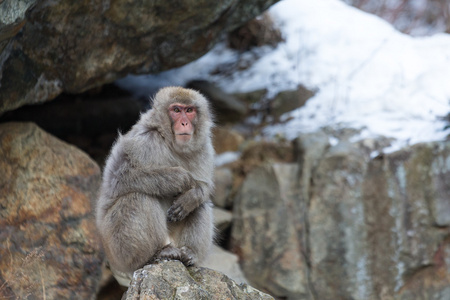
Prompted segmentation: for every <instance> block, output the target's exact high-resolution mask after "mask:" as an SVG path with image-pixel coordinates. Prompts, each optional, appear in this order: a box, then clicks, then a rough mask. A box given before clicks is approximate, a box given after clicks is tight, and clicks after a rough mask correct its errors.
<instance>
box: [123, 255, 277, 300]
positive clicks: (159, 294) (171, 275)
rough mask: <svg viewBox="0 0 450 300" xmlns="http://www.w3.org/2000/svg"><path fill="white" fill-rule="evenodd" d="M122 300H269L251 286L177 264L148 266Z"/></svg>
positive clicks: (174, 262) (202, 269)
mask: <svg viewBox="0 0 450 300" xmlns="http://www.w3.org/2000/svg"><path fill="white" fill-rule="evenodd" d="M122 299H124V300H134V299H140V300H146V299H180V300H183V299H186V300H190V299H205V300H210V299H217V300H221V299H236V300H238V299H248V300H256V299H261V300H269V299H273V298H272V297H271V296H269V295H267V294H265V293H262V292H260V291H258V290H256V289H254V288H252V287H251V286H249V285H247V284H245V283H242V284H237V283H236V282H235V281H233V280H232V279H230V278H229V277H227V276H226V275H224V274H222V273H220V272H217V271H214V270H211V269H207V268H200V267H189V268H186V267H185V266H184V265H183V264H182V263H181V262H179V261H168V262H164V263H161V264H156V265H147V266H145V267H144V268H142V269H139V270H137V271H136V272H135V273H134V276H133V280H132V282H131V285H130V287H129V288H128V291H127V292H126V293H125V294H124V295H123V297H122Z"/></svg>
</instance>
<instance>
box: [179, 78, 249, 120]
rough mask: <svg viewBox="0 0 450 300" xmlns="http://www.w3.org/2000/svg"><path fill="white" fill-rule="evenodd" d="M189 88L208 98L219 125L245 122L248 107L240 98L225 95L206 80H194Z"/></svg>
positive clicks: (188, 85)
mask: <svg viewBox="0 0 450 300" xmlns="http://www.w3.org/2000/svg"><path fill="white" fill-rule="evenodd" d="M187 87H188V88H191V89H194V90H196V91H199V92H201V93H202V94H203V95H205V96H206V98H208V100H209V101H210V102H211V105H212V108H213V112H214V115H215V117H216V121H217V122H218V123H219V124H226V123H235V122H238V121H242V120H243V118H244V116H245V114H246V112H247V108H246V106H245V105H244V104H243V103H242V102H240V100H239V99H238V98H235V97H234V96H233V95H230V94H227V93H225V92H224V91H222V89H220V88H219V87H218V86H216V85H215V84H213V83H211V82H209V81H206V80H194V81H191V82H189V83H188V84H187Z"/></svg>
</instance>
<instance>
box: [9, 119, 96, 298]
mask: <svg viewBox="0 0 450 300" xmlns="http://www.w3.org/2000/svg"><path fill="white" fill-rule="evenodd" d="M0 170H2V171H1V176H0V270H1V272H0V298H2V299H3V297H4V298H5V299H6V298H8V299H28V298H27V297H29V296H30V297H31V298H32V299H95V294H96V291H97V288H98V282H99V280H100V276H101V264H102V260H103V258H102V257H103V256H102V255H101V251H100V245H99V243H98V239H97V238H96V234H95V232H96V231H95V224H94V222H93V219H92V215H91V212H92V206H91V203H92V201H93V200H94V198H95V196H96V193H97V189H98V186H99V183H100V169H99V167H98V166H97V164H96V163H95V162H93V161H92V160H91V159H90V158H89V157H88V156H87V155H86V154H85V153H83V152H81V151H80V150H78V149H76V148H75V147H73V146H70V145H68V144H66V143H64V142H62V141H60V140H58V139H57V138H55V137H53V136H51V135H49V134H47V133H45V132H44V131H43V130H41V129H40V128H39V127H37V126H36V125H34V124H31V123H5V124H1V125H0ZM31 298H30V299H31Z"/></svg>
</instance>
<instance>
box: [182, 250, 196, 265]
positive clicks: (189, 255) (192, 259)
mask: <svg viewBox="0 0 450 300" xmlns="http://www.w3.org/2000/svg"><path fill="white" fill-rule="evenodd" d="M180 252H181V258H180V260H181V262H182V263H183V264H184V265H185V266H186V267H189V266H192V265H194V264H195V263H196V262H197V255H196V254H195V253H194V251H193V250H192V249H191V248H189V247H186V246H183V247H181V248H180Z"/></svg>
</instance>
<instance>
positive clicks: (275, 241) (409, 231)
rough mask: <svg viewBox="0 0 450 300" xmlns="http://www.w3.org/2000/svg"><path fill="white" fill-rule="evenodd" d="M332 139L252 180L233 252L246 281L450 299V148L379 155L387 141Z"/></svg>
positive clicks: (281, 288)
mask: <svg viewBox="0 0 450 300" xmlns="http://www.w3.org/2000/svg"><path fill="white" fill-rule="evenodd" d="M328 134H329V133H328ZM328 134H326V133H325V132H322V131H319V132H315V133H313V134H306V135H303V136H302V137H301V138H299V139H298V140H297V141H296V149H297V150H296V153H297V158H298V162H297V163H296V164H293V163H290V164H280V163H264V164H263V165H262V166H260V167H257V168H253V169H252V171H251V172H250V173H249V174H248V176H247V177H246V178H245V180H244V182H243V184H242V186H241V189H240V191H239V192H238V194H237V197H236V199H235V203H234V220H235V221H234V223H233V228H232V249H233V252H235V253H236V254H238V256H239V257H240V261H241V266H242V268H243V271H244V274H245V276H246V278H247V279H248V280H249V282H250V283H252V284H255V286H256V287H259V288H263V287H264V288H267V290H268V291H269V292H270V293H271V294H273V295H274V296H279V297H287V298H289V299H300V298H305V299H450V264H449V261H450V252H449V249H450V240H449V239H448V236H449V234H450V230H449V228H450V217H449V216H450V192H449V191H450V163H449V161H450V142H435V143H426V144H419V145H415V146H411V147H407V148H405V149H402V150H400V151H397V152H395V153H390V154H380V155H376V153H378V152H377V151H379V150H380V147H382V146H385V145H386V139H383V138H380V139H379V140H369V139H368V140H363V141H359V142H351V141H352V139H351V138H350V137H351V134H349V132H346V133H345V134H344V135H341V136H340V137H339V136H338V138H332V139H330V138H329V135H328Z"/></svg>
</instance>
